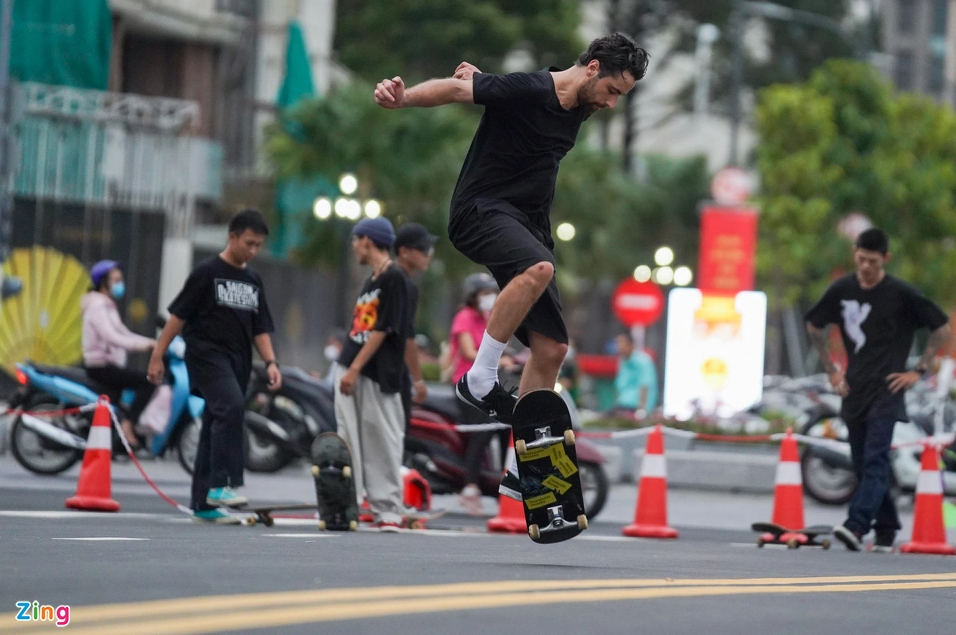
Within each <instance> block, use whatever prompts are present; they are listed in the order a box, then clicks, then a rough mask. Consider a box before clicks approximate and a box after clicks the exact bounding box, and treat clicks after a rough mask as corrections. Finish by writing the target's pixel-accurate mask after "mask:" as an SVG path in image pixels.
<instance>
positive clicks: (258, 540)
mask: <svg viewBox="0 0 956 635" xmlns="http://www.w3.org/2000/svg"><path fill="white" fill-rule="evenodd" d="M146 469H147V470H149V472H150V473H151V474H154V475H155V477H156V479H157V481H158V482H159V485H160V487H162V488H164V489H165V490H168V491H169V493H170V494H171V495H173V496H175V497H177V498H179V499H180V500H185V493H186V489H187V486H188V480H187V479H186V478H185V476H184V474H182V473H181V471H180V472H177V471H176V468H175V465H174V464H166V463H157V462H154V463H152V464H147V465H146ZM75 479H76V473H75V471H71V472H69V473H67V474H66V475H64V476H62V477H57V478H41V477H37V476H34V475H31V474H28V473H26V472H24V471H23V470H22V469H21V468H20V467H19V466H18V465H16V464H15V463H13V462H12V461H11V460H10V458H9V455H7V456H4V457H0V566H2V576H0V635H8V634H14V633H40V632H47V631H54V630H57V631H59V629H58V628H57V627H56V626H55V625H54V622H52V621H46V622H36V621H18V620H17V619H16V615H17V611H18V609H17V602H28V603H31V605H32V602H34V601H36V602H37V603H38V605H49V606H52V607H59V606H66V605H68V606H69V607H70V609H69V613H70V614H69V619H70V621H69V625H68V626H67V627H66V628H65V630H63V631H61V632H69V633H83V634H91V635H92V634H95V635H111V634H116V635H133V634H144V635H145V634H151V633H155V634H159V633H170V634H172V633H177V634H185V633H281V634H293V633H296V634H298V633H302V634H305V633H309V634H310V635H314V634H316V633H320V634H321V633H350V634H361V633H369V634H376V635H394V634H404V633H409V634H411V633H415V634H419V633H442V634H445V633H448V634H461V635H472V634H474V635H488V634H489V633H490V634H505V633H522V634H529V635H530V634H537V633H542V634H543V633H569V634H570V633H582V632H583V633H602V634H603V633H655V634H658V633H688V634H691V633H692V634H694V635H699V634H701V633H707V634H718V633H720V634H722V633H728V634H730V633H733V634H738V633H773V634H774V635H784V634H797V633H800V634H804V633H829V632H833V631H839V632H847V631H849V632H861V633H866V634H867V635H878V634H882V633H887V634H890V633H893V634H898V633H942V632H949V631H951V630H952V627H953V624H954V620H956V558H947V557H940V556H909V555H907V556H904V555H897V554H893V555H882V554H872V553H848V552H846V551H845V550H844V549H843V548H842V547H840V546H835V547H834V548H833V549H831V550H829V551H823V550H821V549H799V550H793V551H791V550H787V549H786V548H774V547H768V548H764V549H758V548H757V547H756V545H755V543H754V540H755V537H756V536H755V535H754V534H753V533H751V532H750V531H748V530H747V527H748V526H749V524H750V523H751V522H753V521H755V520H765V519H766V518H767V516H769V510H770V506H771V505H772V501H771V499H770V498H769V497H757V496H750V497H748V496H734V495H730V494H716V493H700V492H680V491H676V492H671V494H670V499H669V502H670V505H671V509H672V513H671V520H672V524H674V525H675V526H676V527H677V528H678V529H680V530H681V536H680V538H679V539H678V540H675V541H655V540H642V539H631V538H624V537H623V536H621V533H620V530H621V527H622V525H623V524H625V523H626V522H627V520H628V516H629V515H632V514H633V502H634V489H633V488H628V487H624V486H621V487H617V488H615V490H614V492H613V495H612V498H611V501H610V503H609V506H608V509H607V510H606V512H605V513H604V514H602V515H601V517H598V518H597V519H595V521H594V522H593V523H592V525H591V528H590V529H589V530H588V531H586V532H584V534H582V535H581V536H579V537H577V538H575V539H573V540H571V541H568V542H565V543H561V544H558V545H536V544H534V543H532V542H531V541H530V540H529V539H528V538H527V537H526V536H524V535H506V536H502V535H492V534H488V533H486V532H485V531H484V526H485V522H486V520H487V518H486V517H480V518H472V517H469V516H467V515H465V514H463V513H459V510H458V509H457V507H456V505H455V501H454V498H453V497H444V498H442V499H441V500H439V501H437V503H436V504H437V506H448V507H450V508H451V509H452V513H450V514H449V515H447V516H445V517H443V518H441V519H439V520H435V521H433V522H432V523H431V528H430V529H429V530H426V531H405V532H402V533H400V534H381V533H378V532H376V531H372V530H360V531H359V532H355V533H322V532H319V531H318V530H317V527H316V523H315V520H314V519H311V518H308V517H307V514H306V515H304V516H303V517H298V518H280V519H278V520H277V522H276V525H274V526H273V527H262V526H261V525H260V526H255V527H246V526H231V527H209V526H198V525H195V524H193V523H192V522H191V521H190V520H189V519H188V518H187V517H186V516H185V515H183V514H181V513H180V512H177V511H176V510H175V509H174V508H172V507H170V506H169V505H167V504H166V503H164V502H163V501H161V500H160V499H159V498H158V497H157V496H156V495H155V494H152V493H151V492H150V491H149V490H148V488H146V487H145V486H143V485H142V483H141V481H139V480H138V477H137V476H136V474H135V473H134V472H133V471H132V470H131V468H130V466H123V465H115V466H114V479H113V481H114V497H115V498H116V499H117V500H118V501H119V502H120V503H121V504H122V505H123V509H122V511H121V512H120V513H118V514H99V513H90V512H74V511H69V510H66V509H65V508H64V506H63V502H64V500H65V498H66V497H67V496H69V495H71V494H72V491H71V490H72V489H73V488H75V483H76V480H75ZM310 487H311V482H310V481H309V479H308V478H307V473H306V472H305V471H304V469H302V468H301V467H300V468H298V469H292V470H289V471H286V472H283V473H282V474H279V475H273V476H261V475H252V476H250V478H249V483H248V487H247V490H248V491H247V493H248V494H250V495H251V496H253V497H254V498H256V499H259V500H292V501H294V500H308V497H309V494H311V490H310ZM267 492H268V493H272V494H273V495H272V496H270V497H268V498H267V497H265V496H264V494H265V493H267ZM486 511H487V512H488V514H493V513H494V502H493V501H489V502H488V504H487V505H486ZM841 514H842V511H840V510H833V509H827V508H815V507H813V506H810V505H808V509H807V520H808V523H814V522H830V521H832V520H833V519H834V518H839V517H840V516H841ZM909 522H911V521H910V520H909V519H908V518H907V523H909ZM950 536H951V539H952V537H953V536H952V534H950ZM903 538H905V536H903Z"/></svg>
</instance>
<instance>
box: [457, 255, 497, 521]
mask: <svg viewBox="0 0 956 635" xmlns="http://www.w3.org/2000/svg"><path fill="white" fill-rule="evenodd" d="M462 295H463V296H464V303H465V305H464V306H463V307H462V309H461V310H460V311H458V313H457V314H456V315H455V318H454V320H452V324H451V333H450V334H449V349H450V350H449V352H450V358H451V359H450V361H451V364H452V369H453V372H452V374H451V377H450V379H451V382H452V384H456V383H458V380H459V379H461V378H462V376H463V375H464V374H465V373H467V372H468V370H469V369H470V368H471V366H472V364H474V363H475V357H476V356H477V354H478V344H479V343H480V342H481V338H482V336H483V335H484V332H485V328H486V327H487V326H488V316H489V315H490V314H491V308H492V307H493V306H494V304H495V299H496V298H497V296H498V284H497V283H496V282H495V279H494V278H492V277H491V276H490V275H489V274H487V273H473V274H471V275H470V276H468V277H467V278H465V280H464V282H463V283H462ZM500 365H501V366H503V367H508V366H511V365H512V362H511V360H510V358H508V357H507V356H503V357H502V358H501V362H500ZM461 421H462V422H463V423H465V424H477V423H488V422H490V421H491V420H490V419H489V418H488V417H487V415H485V414H484V413H482V412H480V411H478V410H477V409H475V408H471V407H469V406H467V405H462V407H461ZM496 434H499V435H500V438H501V440H502V446H501V447H502V448H506V447H508V431H507V430H501V431H497V432H496V431H493V430H492V431H488V432H473V433H471V434H468V435H467V447H466V450H465V486H464V487H463V488H462V490H461V492H460V493H459V501H460V502H461V504H462V506H463V507H464V508H465V509H466V510H467V511H468V512H469V513H472V514H477V513H480V511H481V489H480V488H479V487H478V481H479V478H480V469H481V460H482V456H483V455H484V452H485V448H486V447H487V446H488V443H489V442H490V441H491V439H493V438H494V436H495V435H496Z"/></svg>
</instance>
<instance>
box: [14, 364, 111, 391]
mask: <svg viewBox="0 0 956 635" xmlns="http://www.w3.org/2000/svg"><path fill="white" fill-rule="evenodd" d="M32 366H33V367H34V368H35V369H36V370H37V371H39V372H41V373H43V374H44V375H54V376H56V377H62V378H64V379H69V380H70V381H73V382H76V383H78V384H81V385H83V386H86V387H87V388H89V389H90V390H92V391H93V392H95V393H96V394H98V395H109V394H111V393H112V391H110V390H108V389H107V388H106V386H103V385H102V384H100V383H99V382H96V381H94V380H92V379H90V378H89V376H88V375H87V374H86V370H84V369H83V368H82V367H80V366H46V365H44V364H33V365H32Z"/></svg>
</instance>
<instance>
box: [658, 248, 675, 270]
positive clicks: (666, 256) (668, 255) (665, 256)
mask: <svg viewBox="0 0 956 635" xmlns="http://www.w3.org/2000/svg"><path fill="white" fill-rule="evenodd" d="M654 262H655V263H656V264H657V266H659V267H666V266H667V265H669V264H671V263H672V262H674V250H673V249H671V248H670V247H661V248H660V249H658V250H657V251H655V252H654Z"/></svg>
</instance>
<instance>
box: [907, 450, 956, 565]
mask: <svg viewBox="0 0 956 635" xmlns="http://www.w3.org/2000/svg"><path fill="white" fill-rule="evenodd" d="M913 516H914V522H913V539H912V540H911V541H910V542H908V543H906V544H905V545H903V546H902V547H900V551H901V552H902V553H932V554H937V555H941V556H952V555H956V548H953V545H951V544H949V543H948V542H946V528H945V526H944V525H943V481H942V478H941V477H940V474H939V450H938V449H937V448H936V446H935V445H934V444H932V443H927V444H926V445H925V446H924V448H923V464H922V467H921V468H920V473H919V480H918V481H917V482H916V510H915V512H914V514H913Z"/></svg>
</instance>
